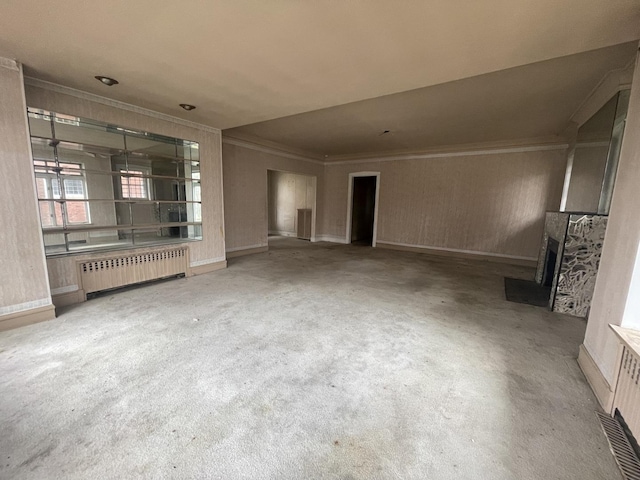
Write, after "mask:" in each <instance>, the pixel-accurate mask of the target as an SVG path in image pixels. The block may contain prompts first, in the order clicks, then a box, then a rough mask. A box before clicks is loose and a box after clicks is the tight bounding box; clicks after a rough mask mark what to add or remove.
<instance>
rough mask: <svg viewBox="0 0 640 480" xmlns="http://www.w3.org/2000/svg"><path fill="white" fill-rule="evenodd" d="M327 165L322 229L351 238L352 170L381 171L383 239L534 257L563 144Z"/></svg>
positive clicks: (561, 165)
mask: <svg viewBox="0 0 640 480" xmlns="http://www.w3.org/2000/svg"><path fill="white" fill-rule="evenodd" d="M435 157H436V158H420V159H411V160H394V161H379V162H361V163H348V164H342V165H332V164H327V166H326V170H325V191H324V198H325V203H324V213H323V217H322V218H323V224H322V227H321V231H322V232H323V233H324V234H325V235H329V236H332V237H339V238H343V239H344V238H345V236H346V222H347V190H348V176H349V173H352V172H363V171H369V172H380V185H379V188H380V192H379V195H380V198H379V205H378V227H377V242H378V243H385V242H389V243H395V244H401V245H408V246H423V247H435V248H442V249H449V250H463V251H470V252H477V253H489V254H494V255H502V256H509V257H526V258H531V259H533V258H534V257H536V256H537V254H538V248H539V246H540V239H541V237H542V229H543V220H544V212H545V211H546V210H557V209H558V207H559V203H560V196H561V193H562V184H563V176H564V169H565V163H566V151H565V148H564V147H557V148H556V147H554V149H553V150H549V149H540V150H537V151H510V152H509V151H505V152H500V151H494V152H492V153H489V154H486V153H485V154H473V153H471V152H467V153H466V154H464V155H455V154H453V155H447V156H440V157H438V156H435Z"/></svg>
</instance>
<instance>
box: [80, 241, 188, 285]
mask: <svg viewBox="0 0 640 480" xmlns="http://www.w3.org/2000/svg"><path fill="white" fill-rule="evenodd" d="M188 258H189V257H188V251H187V249H186V248H185V247H182V248H172V249H168V250H163V251H157V252H147V253H138V254H128V255H123V256H118V257H110V258H102V259H94V260H88V261H83V262H80V263H79V265H78V268H79V270H80V279H81V282H82V289H83V290H84V293H85V294H87V293H92V292H99V291H102V290H109V289H113V288H119V287H124V286H126V285H132V284H136V283H142V282H148V281H150V280H157V279H160V278H165V277H170V276H174V275H179V274H185V273H186V272H187V270H188Z"/></svg>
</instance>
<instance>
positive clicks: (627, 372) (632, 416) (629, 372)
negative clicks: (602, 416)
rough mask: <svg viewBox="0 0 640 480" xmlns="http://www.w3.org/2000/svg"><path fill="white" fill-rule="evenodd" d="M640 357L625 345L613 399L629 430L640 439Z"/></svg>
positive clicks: (614, 405) (615, 407)
mask: <svg viewBox="0 0 640 480" xmlns="http://www.w3.org/2000/svg"><path fill="white" fill-rule="evenodd" d="M639 379H640V358H638V356H637V355H636V354H635V353H634V351H633V350H631V349H630V348H629V347H628V346H627V345H625V346H624V347H623V351H622V359H621V363H620V374H619V376H618V383H617V385H616V393H615V397H614V399H613V411H614V412H615V409H618V411H619V412H620V414H621V415H622V417H623V418H624V421H625V422H626V424H627V426H628V427H629V430H631V433H632V434H633V436H634V437H635V438H636V439H640V385H639Z"/></svg>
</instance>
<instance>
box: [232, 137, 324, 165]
mask: <svg viewBox="0 0 640 480" xmlns="http://www.w3.org/2000/svg"><path fill="white" fill-rule="evenodd" d="M222 143H223V144H224V143H227V144H229V145H235V146H236V147H243V148H248V149H250V150H256V151H258V152H262V153H269V154H271V155H277V156H279V157H284V158H291V159H293V160H301V161H303V162H309V163H315V164H316V165H325V162H323V161H322V160H316V159H313V158H310V157H304V156H302V155H298V154H295V153H289V152H285V151H283V150H278V149H275V148H271V147H265V146H264V145H258V144H257V143H252V142H249V141H246V140H239V139H237V138H233V137H224V136H223V137H222ZM269 170H273V169H269Z"/></svg>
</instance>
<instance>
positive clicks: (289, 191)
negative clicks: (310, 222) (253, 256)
mask: <svg viewBox="0 0 640 480" xmlns="http://www.w3.org/2000/svg"><path fill="white" fill-rule="evenodd" d="M267 178H268V189H267V191H268V196H269V202H268V203H269V233H273V234H278V235H295V234H296V232H297V228H298V226H297V222H298V209H299V208H309V209H313V208H314V204H315V196H316V192H315V187H314V182H313V177H312V176H309V175H300V174H296V173H289V172H278V171H274V170H269V171H268V175H267Z"/></svg>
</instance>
